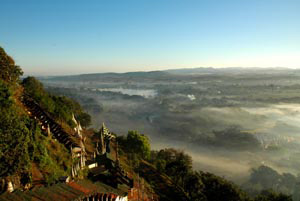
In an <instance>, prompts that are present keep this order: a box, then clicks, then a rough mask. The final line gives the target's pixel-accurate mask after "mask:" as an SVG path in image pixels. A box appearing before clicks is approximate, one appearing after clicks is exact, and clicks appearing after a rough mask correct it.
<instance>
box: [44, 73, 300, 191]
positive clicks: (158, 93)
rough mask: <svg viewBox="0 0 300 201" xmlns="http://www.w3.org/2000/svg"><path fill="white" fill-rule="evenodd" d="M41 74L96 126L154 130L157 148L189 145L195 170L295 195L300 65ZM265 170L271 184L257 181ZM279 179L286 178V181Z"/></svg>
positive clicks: (123, 130) (150, 133)
mask: <svg viewBox="0 0 300 201" xmlns="http://www.w3.org/2000/svg"><path fill="white" fill-rule="evenodd" d="M39 79H40V80H41V81H42V82H43V83H44V85H45V87H46V89H47V90H48V91H49V92H50V93H53V94H55V95H65V96H68V97H71V98H73V99H75V100H77V101H78V102H79V103H80V104H81V105H82V106H83V108H84V109H85V110H86V111H87V112H88V113H89V114H90V115H91V116H92V119H93V121H92V125H91V127H94V128H99V127H100V126H101V123H102V122H105V123H106V124H107V125H108V126H109V127H111V128H113V130H112V131H113V132H115V133H117V134H120V135H125V134H126V133H127V131H128V130H130V129H135V130H138V131H139V132H141V133H145V134H147V135H148V136H150V140H151V143H152V145H153V147H154V148H155V149H161V148H166V147H174V148H177V149H181V150H184V151H185V152H187V153H188V154H190V155H191V156H192V158H193V166H194V168H195V169H201V170H204V171H209V172H213V173H215V174H217V175H219V176H224V177H225V178H228V179H230V180H232V181H234V182H236V183H238V184H239V185H241V186H242V187H244V188H245V189H247V188H248V190H250V191H251V190H253V191H254V190H255V188H256V190H259V189H261V188H277V189H276V190H279V191H283V192H285V193H292V192H293V189H294V188H295V183H296V177H297V175H298V174H299V166H300V93H299V92H300V71H299V70H293V69H284V68H282V69H281V68H262V69H254V68H224V69H214V68H199V69H179V70H167V71H153V72H131V73H123V74H118V73H103V74H84V75H74V76H58V77H40V78H39ZM264 168H265V169H264ZM260 171H261V172H260ZM263 171H266V174H265V175H264V172H263ZM259 174H262V175H264V176H265V178H264V177H262V176H261V175H260V176H258V175H259ZM268 174H275V175H276V176H274V175H273V177H272V179H271V180H269V181H268V182H269V184H262V183H263V181H262V182H256V181H255V179H257V178H255V177H259V179H261V180H263V179H266V180H268V179H267V177H270V175H268ZM285 176H286V177H285ZM278 178H282V179H281V180H285V179H287V178H289V179H290V183H289V187H286V186H284V185H283V184H279V183H278ZM279 180H280V179H279ZM251 182H252V183H251ZM255 182H256V183H255ZM250 184H252V185H250ZM254 184H257V185H254ZM259 185H262V186H259ZM263 185H265V186H263ZM268 185H269V186H268ZM278 185H280V187H279V186H278ZM249 188H250V189H249Z"/></svg>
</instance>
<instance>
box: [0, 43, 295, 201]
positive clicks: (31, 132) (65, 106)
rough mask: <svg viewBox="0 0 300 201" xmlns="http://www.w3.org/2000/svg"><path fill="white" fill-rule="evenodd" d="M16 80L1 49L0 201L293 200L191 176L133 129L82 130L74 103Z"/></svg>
mask: <svg viewBox="0 0 300 201" xmlns="http://www.w3.org/2000/svg"><path fill="white" fill-rule="evenodd" d="M22 74H23V72H22V69H21V68H20V67H19V66H17V65H16V64H15V62H14V60H13V59H12V57H10V56H8V55H7V54H6V52H5V51H4V49H3V48H0V114H1V115H0V181H1V183H0V191H1V195H0V200H7V199H9V198H13V197H18V199H20V200H23V199H22V196H23V197H24V199H25V195H26V199H27V198H28V196H29V198H30V196H34V195H35V196H36V195H37V194H39V193H40V192H41V193H43V192H44V193H45V192H47V193H48V194H39V196H41V195H43V196H45V197H49V196H50V197H51V196H52V194H56V196H58V195H59V194H60V196H62V197H64V199H65V200H68V199H67V198H68V196H70V194H69V193H70V191H71V190H70V189H72V192H73V194H72V196H75V192H77V191H75V190H74V188H77V190H78V189H79V190H81V192H91V193H90V194H87V193H86V194H84V195H85V196H95V195H96V194H95V193H98V194H97V196H98V195H104V194H105V196H106V195H108V194H106V193H108V192H109V193H110V194H109V195H110V196H111V195H112V194H114V195H118V196H124V197H126V198H128V200H137V199H139V200H181V201H185V200H191V201H192V200H193V201H195V200H202V201H222V200H224V201H227V200H228V201H243V200H245V201H268V200H270V201H279V200H280V201H290V200H292V199H291V197H290V196H289V195H284V194H281V193H276V192H272V191H264V192H262V193H261V194H259V195H254V196H250V195H248V194H247V193H246V192H244V191H243V190H241V189H240V188H239V187H238V186H237V185H235V184H233V183H232V182H230V181H227V180H225V179H224V178H221V177H218V176H216V175H214V174H211V173H207V172H203V171H195V170H193V168H192V159H191V157H190V156H189V155H187V154H186V153H184V152H183V151H180V150H175V149H163V150H159V151H154V150H151V145H150V142H149V138H148V137H147V136H146V135H143V134H140V133H139V132H138V131H134V130H132V131H128V134H127V135H125V136H118V135H117V134H115V133H112V132H109V131H108V129H107V128H106V127H105V125H103V127H102V128H101V129H100V130H94V129H88V126H89V124H90V121H91V119H90V116H89V115H88V114H87V113H85V112H84V111H83V109H82V108H81V106H80V105H79V104H78V103H77V102H75V101H74V100H72V99H69V98H67V97H64V96H55V95H52V94H50V93H49V92H47V91H46V90H45V89H44V87H43V85H42V84H41V83H40V82H39V81H38V80H37V79H35V78H34V77H28V78H25V79H23V80H21V79H20V76H22ZM158 74H161V73H158ZM136 75H137V74H135V76H136ZM155 75H157V72H153V74H152V75H151V76H155ZM24 99H26V101H24ZM25 103H26V104H25ZM31 107H34V108H31ZM73 115H74V116H73ZM74 119H75V120H74ZM78 122H80V124H79V123H78ZM50 124H51V125H50ZM80 125H81V126H82V127H83V128H81V126H80ZM50 128H51V129H50ZM132 129H134V128H132ZM112 130H113V128H112ZM79 131H80V132H79ZM62 135H64V136H62ZM69 141H71V142H72V143H73V144H72V146H71V147H70V148H69V147H68V146H65V145H68V143H69ZM103 141H105V142H106V143H103ZM73 145H74V146H78V147H74V146H73ZM78 150H79V151H78ZM75 151H78V152H75ZM100 152H102V153H100ZM78 155H79V157H77V156H78ZM83 157H84V158H85V159H84V160H85V162H82V161H83ZM91 161H92V162H91ZM89 162H90V163H89ZM78 164H80V165H81V167H80V168H79V167H78ZM71 187H72V188H71ZM88 188H92V189H93V190H94V191H93V192H92V191H88ZM68 190H69V191H68ZM79 190H78V191H79ZM58 191H59V192H58ZM137 192H138V194H137ZM140 192H141V193H140ZM64 193H66V194H65V196H64ZM67 193H68V194H67ZM140 194H142V195H143V196H140ZM78 195H80V196H83V195H82V194H78ZM70 197H71V196H70ZM31 199H32V197H31ZM72 199H75V198H74V197H72ZM41 200H43V198H41Z"/></svg>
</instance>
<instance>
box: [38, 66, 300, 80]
mask: <svg viewBox="0 0 300 201" xmlns="http://www.w3.org/2000/svg"><path fill="white" fill-rule="evenodd" d="M205 74H208V75H209V74H222V75H224V74H233V75H236V74H300V69H291V68H284V67H264V68H260V67H227V68H213V67H198V68H181V69H169V70H162V71H137V72H126V73H113V72H111V73H91V74H80V75H67V76H47V77H44V76H42V77H39V79H41V80H45V79H47V80H64V81H71V80H78V79H79V80H97V79H99V78H130V77H135V78H143V77H144V78H153V77H169V76H172V75H205Z"/></svg>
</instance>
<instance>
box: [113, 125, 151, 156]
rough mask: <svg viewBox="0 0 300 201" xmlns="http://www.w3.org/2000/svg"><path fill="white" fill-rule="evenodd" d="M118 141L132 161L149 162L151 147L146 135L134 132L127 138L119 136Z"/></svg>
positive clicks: (129, 132)
mask: <svg viewBox="0 0 300 201" xmlns="http://www.w3.org/2000/svg"><path fill="white" fill-rule="evenodd" d="M117 140H118V143H119V145H120V147H121V150H122V152H123V153H126V154H127V155H128V156H129V157H130V159H135V160H142V159H143V160H149V158H150V153H151V146H150V141H149V138H148V137H147V136H146V135H144V134H140V133H139V132H138V131H135V130H132V131H128V133H127V135H126V136H118V138H117Z"/></svg>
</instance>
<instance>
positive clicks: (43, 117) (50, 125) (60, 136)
mask: <svg viewBox="0 0 300 201" xmlns="http://www.w3.org/2000/svg"><path fill="white" fill-rule="evenodd" d="M21 102H22V103H23V105H24V106H25V108H26V110H27V112H28V114H29V115H30V116H31V117H33V118H34V119H36V120H38V121H39V123H40V124H41V126H42V129H43V130H47V129H50V132H51V134H52V135H53V137H54V138H55V139H56V140H57V141H58V142H59V143H61V144H63V145H64V146H65V147H66V148H67V149H68V150H70V149H71V147H73V148H74V147H80V146H79V144H78V143H77V142H75V141H74V140H73V139H72V138H71V135H70V134H69V133H67V132H66V131H65V130H64V129H63V128H62V126H61V125H59V124H58V123H57V122H56V121H55V120H54V119H53V118H51V117H50V115H49V114H48V113H47V112H45V111H44V110H43V109H42V108H41V106H40V105H39V104H38V103H37V102H36V101H35V100H33V99H32V98H31V97H30V96H29V95H27V94H23V95H22V96H21Z"/></svg>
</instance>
